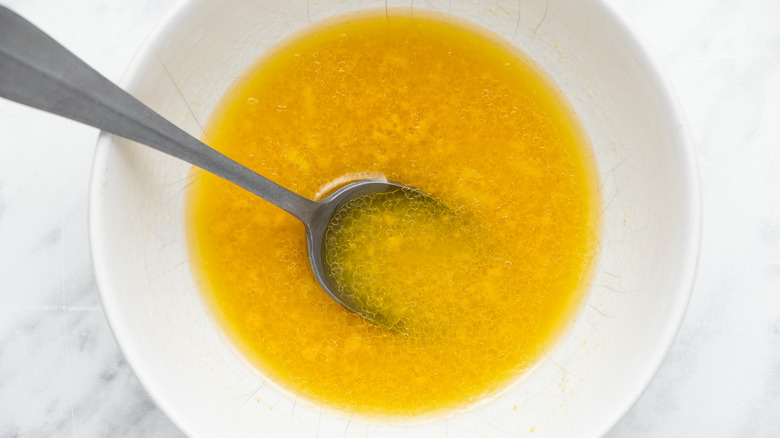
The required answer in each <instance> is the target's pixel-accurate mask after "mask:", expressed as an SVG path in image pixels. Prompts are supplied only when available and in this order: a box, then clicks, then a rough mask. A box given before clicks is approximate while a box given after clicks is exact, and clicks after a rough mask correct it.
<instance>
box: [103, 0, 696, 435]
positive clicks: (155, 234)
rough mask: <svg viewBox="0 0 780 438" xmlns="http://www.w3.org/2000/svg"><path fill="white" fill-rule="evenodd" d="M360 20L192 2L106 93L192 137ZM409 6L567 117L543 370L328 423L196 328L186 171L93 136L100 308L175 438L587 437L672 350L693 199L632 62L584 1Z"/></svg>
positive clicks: (607, 15) (692, 247) (659, 85)
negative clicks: (569, 156)
mask: <svg viewBox="0 0 780 438" xmlns="http://www.w3.org/2000/svg"><path fill="white" fill-rule="evenodd" d="M395 3H396V2H390V5H389V6H390V7H394V6H397V7H403V8H409V7H410V3H409V2H408V1H407V2H403V3H399V4H395ZM519 6H521V7H522V8H521V9H519ZM370 8H380V9H384V8H385V1H384V0H320V1H319V2H310V1H305V0H291V1H287V2H284V4H283V5H282V3H281V2H275V1H273V0H246V1H244V0H236V1H232V2H229V3H226V2H223V1H221V0H194V1H191V2H189V3H186V4H185V5H184V6H182V7H181V8H180V9H179V10H178V11H176V13H175V14H173V15H172V16H171V17H170V18H169V19H168V20H167V21H166V22H165V25H164V26H163V27H162V28H161V29H160V30H159V31H158V32H157V34H156V35H155V36H154V37H153V38H152V39H151V40H150V41H149V42H148V43H147V44H146V46H145V47H144V48H143V49H142V50H141V52H140V53H139V55H138V56H137V57H136V59H135V60H134V62H133V64H132V65H131V67H130V69H129V70H128V72H127V74H126V76H125V80H124V81H123V84H122V85H123V87H124V88H125V89H126V90H128V91H129V92H130V93H131V94H133V95H135V96H137V97H138V98H139V99H140V100H142V101H143V102H145V103H146V104H148V105H149V106H150V107H152V108H153V109H155V110H156V111H158V112H160V113H161V114H163V115H164V116H166V117H167V118H168V119H170V120H171V121H173V122H174V123H177V124H179V125H180V126H182V127H183V128H184V129H186V130H187V131H189V132H190V133H192V134H193V135H195V136H199V135H200V134H201V130H200V128H199V125H200V124H203V123H204V122H205V121H206V120H208V118H209V115H210V113H211V111H212V110H213V109H214V107H215V106H216V104H217V102H218V100H219V99H220V97H221V96H222V95H223V93H224V92H225V91H226V90H227V89H228V87H229V86H230V84H231V83H232V82H233V80H234V79H235V78H236V77H238V76H240V75H241V74H242V72H244V71H245V69H246V68H247V67H248V66H250V65H251V64H252V63H253V62H254V61H255V60H256V59H257V58H258V57H259V56H261V55H262V54H263V53H264V51H265V50H266V49H268V48H269V47H271V46H273V45H274V44H276V43H277V42H279V41H280V40H281V39H283V38H284V37H285V36H287V35H289V34H291V33H293V32H295V31H297V30H299V29H302V28H303V27H305V26H307V25H308V24H309V23H313V22H316V21H319V20H321V19H324V18H327V17H334V16H341V15H344V14H349V13H350V12H351V11H353V10H356V9H370ZM414 8H416V9H418V8H425V9H428V10H434V11H439V12H440V13H441V14H442V15H443V16H449V15H452V16H455V17H460V18H463V19H466V20H468V21H471V22H473V23H475V24H477V25H481V26H483V27H486V28H488V29H490V30H492V31H493V32H495V33H496V34H498V35H500V36H501V37H503V38H505V39H507V40H509V41H511V42H512V43H513V44H515V45H516V46H517V47H519V48H520V49H521V50H522V51H524V52H525V53H527V54H528V55H529V56H530V57H531V58H532V59H533V60H534V61H535V62H536V63H537V64H539V66H540V67H541V68H542V69H543V70H544V71H546V72H547V74H548V75H549V76H551V77H552V79H553V80H554V81H555V82H557V84H558V85H559V86H560V88H561V89H562V90H563V92H564V93H565V95H566V96H567V97H568V99H569V101H570V103H571V104H572V106H573V107H574V109H575V110H576V112H577V114H578V115H579V117H580V118H581V121H582V122H583V125H584V126H585V129H586V131H587V133H588V135H589V137H590V140H591V142H592V146H593V153H594V155H595V158H596V162H597V165H598V169H599V174H600V181H601V184H602V186H601V195H602V199H603V206H602V211H603V219H602V222H603V234H602V238H601V241H602V243H601V249H600V260H599V263H598V266H597V269H596V273H595V275H594V277H593V284H592V286H591V290H590V292H589V294H588V296H587V298H586V303H585V304H584V306H583V308H582V310H581V311H580V313H579V314H578V315H577V318H576V320H575V321H573V322H572V323H571V328H570V329H569V330H568V331H567V332H566V333H565V334H564V335H563V338H562V339H561V340H560V341H559V342H558V343H557V345H556V347H555V348H554V349H553V350H552V352H551V353H550V354H549V355H548V357H547V358H546V359H544V360H543V361H542V362H541V363H539V364H538V366H537V367H535V368H534V369H533V371H532V372H531V373H530V374H528V375H527V376H525V378H523V379H521V380H520V381H519V382H518V383H517V384H515V385H514V386H512V387H511V388H510V389H508V390H507V391H505V392H503V393H502V394H500V395H499V396H497V397H496V398H495V399H494V400H489V401H486V402H485V403H481V404H479V406H478V407H476V408H474V409H471V410H468V411H465V412H457V413H454V414H452V415H449V416H442V417H440V418H438V419H433V420H429V421H426V422H424V423H420V424H415V423H414V422H412V423H408V422H407V423H404V424H392V423H387V422H384V423H383V422H378V421H376V420H367V419H361V418H357V417H355V418H351V417H349V416H344V415H342V414H337V413H333V412H331V411H329V410H327V409H324V408H321V407H320V406H318V405H316V404H314V403H311V402H309V401H307V400H302V399H298V398H297V397H295V396H294V395H293V394H290V393H288V392H286V391H285V390H284V389H282V388H280V387H278V386H277V385H275V384H274V383H273V382H269V381H267V380H266V379H265V378H264V377H263V375H261V374H260V373H258V372H257V371H255V370H254V369H253V368H252V367H251V366H250V365H248V363H247V362H246V361H244V360H243V359H242V358H241V356H240V355H239V354H237V353H236V350H235V349H234V348H233V347H232V346H231V345H229V343H228V342H227V341H226V340H225V337H224V336H223V335H222V334H221V333H220V332H219V330H218V328H217V327H216V325H215V324H214V323H213V322H212V319H211V318H210V316H209V315H208V313H207V310H206V309H205V308H204V306H203V304H202V302H201V298H200V295H199V293H198V291H197V290H196V284H195V282H194V280H193V275H192V273H191V270H190V266H189V263H188V260H189V254H188V252H187V247H186V239H185V234H184V227H183V224H184V223H185V218H184V204H183V202H184V196H183V194H184V193H185V188H186V186H187V184H188V182H189V171H190V166H189V165H187V164H185V163H182V162H180V161H177V160H175V159H172V158H170V157H168V156H165V155H163V154H161V153H158V152H155V151H153V150H151V149H149V148H146V147H143V146H139V145H137V144H134V143H132V142H129V141H126V140H123V139H120V138H116V137H113V136H110V135H105V134H104V135H102V136H101V137H100V140H99V142H98V148H97V152H96V155H95V163H94V170H93V180H92V187H91V203H90V216H89V217H90V237H91V245H92V256H93V260H94V267H95V273H96V276H97V281H98V285H99V288H100V293H101V297H102V300H103V306H104V308H105V311H106V315H107V317H108V320H109V322H110V324H111V327H112V329H113V331H114V335H115V336H116V339H117V341H118V343H119V345H120V347H121V348H122V351H123V352H124V354H125V356H126V358H127V361H128V363H129V364H130V366H131V367H132V368H133V370H134V372H135V374H136V375H137V376H138V379H139V380H140V381H141V383H142V384H143V385H144V387H145V388H146V389H147V391H148V392H149V394H150V395H151V396H152V398H153V399H154V400H155V402H156V403H157V404H158V406H159V407H160V408H161V409H162V410H163V411H164V412H165V413H166V414H167V415H168V416H169V417H170V418H171V420H173V422H174V423H176V425H177V426H178V427H179V428H181V430H182V431H184V432H185V433H186V434H188V435H191V436H203V437H212V436H229V437H243V436H247V437H248V436H252V437H256V436H266V435H270V436H313V435H315V434H318V435H319V436H359V437H363V436H395V435H399V436H400V435H403V436H404V437H408V438H411V437H417V436H419V437H430V436H445V435H446V436H449V437H454V436H472V435H475V434H476V435H480V436H484V435H511V436H523V435H526V434H530V435H532V436H534V437H566V436H578V437H583V436H599V435H602V434H604V433H606V432H607V431H608V430H609V429H610V428H611V427H612V426H613V425H614V423H615V422H616V421H617V420H618V419H619V418H620V417H621V416H622V415H623V414H624V413H625V412H626V410H627V409H628V408H629V407H630V406H631V405H632V403H633V402H634V401H635V400H636V399H637V398H638V397H639V395H640V394H641V392H642V391H643V389H644V388H645V386H646V385H647V384H648V383H649V381H650V379H651V378H652V376H653V375H654V373H655V371H656V369H657V368H658V366H659V365H660V363H661V361H662V359H663V357H664V355H665V354H666V352H667V350H668V348H669V346H670V345H671V343H672V341H673V338H674V336H675V333H676V331H677V328H678V326H679V324H680V322H681V319H682V317H683V313H684V310H685V307H686V304H687V302H688V297H689V294H690V290H691V286H692V282H693V277H694V272H695V265H696V258H697V254H698V246H699V234H700V230H699V226H700V200H699V192H698V181H697V177H696V170H695V165H694V158H693V151H692V147H691V145H690V141H689V139H688V136H687V133H686V129H685V123H684V121H683V118H682V116H681V114H680V112H679V110H678V108H677V106H676V104H675V103H674V101H673V99H672V97H671V96H670V92H669V89H668V87H667V85H666V84H665V81H664V80H663V78H662V76H661V75H660V74H659V72H658V70H657V69H656V68H655V67H654V66H653V64H652V63H651V61H650V60H649V58H648V56H647V54H646V53H645V51H644V50H643V49H642V47H641V46H640V45H639V44H638V43H637V41H636V40H635V38H634V37H632V36H631V34H630V33H629V31H628V30H627V29H626V28H625V26H624V25H623V24H621V23H620V21H619V20H618V19H617V18H616V17H615V15H614V14H613V13H612V12H611V11H610V10H609V9H608V8H606V7H605V6H604V5H603V4H602V3H600V2H599V1H596V0H588V1H584V0H561V1H558V2H547V1H546V0H526V1H523V2H517V1H515V0H509V1H489V2H488V1H484V2H483V1H467V0H462V1H461V0H430V1H427V2H415V3H414ZM518 12H519V13H518ZM163 64H164V66H165V68H163ZM174 81H175V83H176V86H174Z"/></svg>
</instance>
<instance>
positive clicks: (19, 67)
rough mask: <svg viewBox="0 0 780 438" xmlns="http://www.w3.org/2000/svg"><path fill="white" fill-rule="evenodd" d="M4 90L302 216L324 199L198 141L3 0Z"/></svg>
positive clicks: (0, 81)
mask: <svg viewBox="0 0 780 438" xmlns="http://www.w3.org/2000/svg"><path fill="white" fill-rule="evenodd" d="M0 96H2V97H5V98H7V99H10V100H13V101H16V102H19V103H21V104H23V105H27V106H31V107H34V108H38V109H41V110H44V111H47V112H50V113H54V114H58V115H60V116H63V117H66V118H69V119H72V120H76V121H79V122H82V123H85V124H87V125H90V126H94V127H96V128H98V129H101V130H103V131H106V132H110V133H112V134H116V135H119V136H121V137H125V138H127V139H130V140H133V141H136V142H139V143H142V144H145V145H147V146H150V147H152V148H154V149H157V150H159V151H161V152H164V153H166V154H169V155H172V156H174V157H176V158H180V159H182V160H184V161H187V162H189V163H191V164H194V165H195V166H198V167H200V168H202V169H204V170H207V171H209V172H211V173H213V174H215V175H217V176H220V177H222V178H224V179H226V180H228V181H230V182H232V183H234V184H236V185H238V186H240V187H243V188H244V189H246V190H248V191H250V192H252V193H254V194H256V195H257V196H260V197H261V198H263V199H265V200H266V201H268V202H271V203H273V204H275V205H276V206H278V207H280V208H282V209H284V210H285V211H287V212H289V213H290V214H292V215H293V216H295V217H297V218H298V219H300V220H301V221H303V222H304V223H308V222H309V220H310V219H311V218H312V215H313V214H314V212H315V210H317V208H318V207H319V206H320V203H318V202H315V201H312V200H310V199H306V198H304V197H302V196H300V195H298V194H296V193H294V192H292V191H290V190H288V189H286V188H284V187H282V186H280V185H278V184H276V183H275V182H273V181H271V180H269V179H267V178H265V177H263V176H261V175H259V174H257V173H255V172H253V171H252V170H250V169H248V168H246V167H244V166H242V165H241V164H239V163H237V162H235V161H233V160H231V159H230V158H228V157H226V156H225V155H222V154H221V153H219V152H217V151H216V150H214V149H212V148H210V147H209V146H206V145H205V144H203V143H202V142H200V141H198V140H197V139H195V138H194V137H192V136H191V135H189V134H187V133H186V132H184V131H183V130H181V129H180V128H178V127H176V126H175V125H174V124H172V123H171V122H169V121H168V120H166V119H164V118H163V117H162V116H160V115H159V114H157V113H156V112H154V111H153V110H151V109H150V108H149V107H147V106H146V105H144V104H142V103H141V102H139V101H138V100H137V99H135V98H134V97H133V96H131V95H129V94H128V93H126V92H125V91H124V90H122V89H121V88H119V87H117V86H116V85H114V84H113V83H112V82H111V81H109V80H108V79H106V78H105V77H103V76H102V75H100V73H98V72H96V71H95V70H93V69H92V68H91V67H90V66H88V65H87V64H86V63H84V62H83V61H82V60H81V59H79V58H78V57H76V56H75V55H74V54H72V53H71V52H69V51H68V50H67V49H66V48H64V47H63V46H62V45H60V44H59V43H57V42H56V41H54V40H53V39H52V38H51V37H49V36H48V35H46V34H45V33H44V32H43V31H42V30H40V29H38V28H37V27H36V26H35V25H33V24H32V23H30V22H29V21H27V20H25V19H24V18H22V17H21V16H19V15H18V14H16V13H15V12H13V11H11V10H10V9H8V8H6V7H4V6H0Z"/></svg>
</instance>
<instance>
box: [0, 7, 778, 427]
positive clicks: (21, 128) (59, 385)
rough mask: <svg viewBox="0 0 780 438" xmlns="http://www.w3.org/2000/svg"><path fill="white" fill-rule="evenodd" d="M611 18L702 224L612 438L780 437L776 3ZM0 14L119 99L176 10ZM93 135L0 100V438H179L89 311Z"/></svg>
mask: <svg viewBox="0 0 780 438" xmlns="http://www.w3.org/2000/svg"><path fill="white" fill-rule="evenodd" d="M607 1H608V3H610V4H611V5H612V6H614V9H615V10H616V11H617V12H618V14H619V15H621V16H622V17H623V18H624V19H625V20H626V22H627V23H628V24H629V26H630V27H632V28H633V29H634V30H635V31H636V33H638V34H639V35H640V36H641V37H642V38H643V39H644V40H645V42H646V44H647V46H649V47H650V48H651V49H652V51H654V52H655V53H654V55H655V58H656V59H657V60H658V61H659V62H660V64H661V65H662V66H663V67H664V68H665V70H666V71H667V73H668V74H669V77H670V79H671V81H672V83H673V86H674V87H675V89H676V91H677V94H678V95H679V98H680V101H681V103H682V105H683V109H684V111H685V113H686V114H687V117H688V121H689V126H690V129H691V132H692V135H693V139H694V143H695V147H696V155H697V158H698V164H699V171H700V176H701V181H702V198H703V218H704V222H703V239H702V248H701V258H700V264H699V273H698V278H697V281H696V285H695V289H694V292H693V296H692V299H691V303H690V307H689V309H688V312H687V315H686V317H685V320H684V321H683V324H682V328H681V330H680V332H679V334H678V336H677V339H676V341H675V343H674V345H673V346H672V349H671V351H670V353H669V355H668V357H667V358H666V361H665V362H664V364H663V366H662V367H661V369H660V370H659V372H658V374H657V376H656V377H655V379H654V380H653V382H652V383H651V385H650V386H649V388H648V389H647V391H646V392H645V393H644V395H643V396H642V397H641V399H640V400H639V401H638V402H637V404H636V405H635V406H634V407H633V408H632V409H631V410H630V411H629V412H628V414H627V415H626V416H625V417H624V418H623V419H622V420H621V421H620V423H618V425H617V426H616V427H615V428H614V429H613V430H612V431H611V432H610V433H609V435H608V437H610V438H621V437H647V438H649V437H662V438H667V437H777V436H780V177H778V175H779V174H780V173H778V169H780V26H778V25H777V20H778V19H779V18H780V2H776V1H774V0H755V1H751V0H748V1H737V0H723V1H712V0H657V1H654V2H639V1H636V0H607ZM3 3H4V4H6V5H7V6H9V7H11V8H12V9H14V10H15V11H17V12H18V13H20V14H22V15H24V16H25V17H27V18H28V19H29V20H31V21H33V22H34V23H36V24H37V25H38V26H40V27H41V28H43V29H46V30H47V31H48V32H49V33H50V34H51V35H52V36H54V37H55V38H56V39H58V40H59V41H60V42H62V43H63V44H64V45H65V46H66V47H68V48H70V49H71V50H72V51H74V52H75V53H77V54H79V56H81V57H82V58H83V59H85V60H86V61H87V62H88V63H89V64H91V65H92V66H94V67H96V68H97V70H99V71H100V72H101V73H103V74H104V75H105V76H107V77H108V78H109V79H112V80H114V81H118V80H119V79H120V77H121V75H122V73H123V71H124V69H125V68H126V66H127V65H128V63H129V62H130V60H131V59H132V57H133V55H134V53H135V51H136V50H137V49H138V47H139V46H140V45H141V43H142V41H143V40H144V39H145V38H146V37H147V35H149V33H150V32H151V31H152V30H153V29H154V28H155V27H156V26H157V25H158V24H159V23H160V22H161V21H162V20H163V18H164V17H165V16H166V14H167V13H168V12H169V11H170V10H171V9H172V8H173V7H174V6H175V4H176V3H177V1H176V0H165V1H163V0H153V1H151V0H147V1H131V0H111V1H108V0H73V1H67V2H55V1H50V0H48V1H47V0H11V1H3ZM0 80H2V78H0ZM97 135H98V132H97V130H96V129H93V128H88V127H85V126H82V125H79V124H76V123H73V122H69V121H67V120H64V119H61V118H58V117H55V116H51V115H48V114H43V113H41V112H39V111H36V110H32V109H29V108H26V107H22V106H20V105H17V104H14V103H11V102H9V101H6V100H2V99H0V437H2V438H5V437H9V438H10V437H17V436H19V437H49V436H64V437H93V436H94V437H97V436H110V437H179V436H181V433H180V432H179V431H178V430H177V429H176V427H175V426H174V425H173V424H172V423H171V422H170V421H169V420H168V419H167V418H166V417H165V415H163V414H162V413H161V412H160V411H159V410H158V409H157V408H156V407H155V405H154V403H153V402H152V401H151V399H150V398H149V396H148V395H147V394H146V392H145V391H144V389H143V388H142V387H141V386H140V384H139V383H138V381H137V380H136V379H135V377H134V376H133V373H132V371H131V370H130V369H129V367H128V366H127V364H126V363H125V361H124V360H123V358H122V355H121V353H120V351H119V348H118V347H117V345H116V342H115V341H114V338H113V336H112V334H111V331H110V329H109V326H108V324H107V322H106V319H105V316H104V314H103V311H102V309H101V306H100V300H99V298H98V294H97V290H96V286H95V280H94V276H93V273H92V265H91V260H90V253H89V246H88V231H87V202H88V183H89V177H90V167H91V163H92V154H93V152H94V145H95V140H96V139H97Z"/></svg>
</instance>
